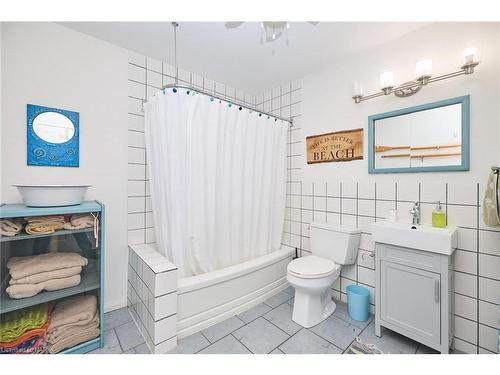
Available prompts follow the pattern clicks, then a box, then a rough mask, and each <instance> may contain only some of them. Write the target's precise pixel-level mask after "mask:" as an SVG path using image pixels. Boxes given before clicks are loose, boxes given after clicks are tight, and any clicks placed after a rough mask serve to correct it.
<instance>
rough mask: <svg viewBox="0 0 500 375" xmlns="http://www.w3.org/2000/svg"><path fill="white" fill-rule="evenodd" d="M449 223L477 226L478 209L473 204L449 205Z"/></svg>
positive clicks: (470, 226)
mask: <svg viewBox="0 0 500 375" xmlns="http://www.w3.org/2000/svg"><path fill="white" fill-rule="evenodd" d="M448 225H456V226H462V227H469V228H476V227H477V209H476V207H473V206H450V205H449V206H448Z"/></svg>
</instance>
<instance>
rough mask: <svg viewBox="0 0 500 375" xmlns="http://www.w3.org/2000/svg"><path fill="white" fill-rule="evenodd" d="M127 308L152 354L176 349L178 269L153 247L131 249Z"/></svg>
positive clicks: (138, 246) (135, 246) (141, 246)
mask: <svg viewBox="0 0 500 375" xmlns="http://www.w3.org/2000/svg"><path fill="white" fill-rule="evenodd" d="M127 305H128V307H129V309H130V312H131V313H132V316H133V317H134V320H135V321H136V323H137V326H138V327H139V330H140V331H141V333H142V335H143V336H144V338H145V340H146V342H147V344H148V346H149V348H150V349H151V352H152V353H166V352H168V351H169V350H171V349H173V348H174V347H175V346H176V345H177V267H176V266H175V265H174V264H172V263H170V262H169V261H168V260H167V259H166V258H165V257H163V256H161V255H160V254H158V253H157V252H156V251H154V250H153V249H152V248H151V247H150V246H147V245H132V246H130V247H129V254H128V284H127Z"/></svg>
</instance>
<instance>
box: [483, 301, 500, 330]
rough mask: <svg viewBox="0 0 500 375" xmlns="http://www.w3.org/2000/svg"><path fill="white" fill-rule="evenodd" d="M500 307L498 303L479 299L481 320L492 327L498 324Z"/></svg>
mask: <svg viewBox="0 0 500 375" xmlns="http://www.w3.org/2000/svg"><path fill="white" fill-rule="evenodd" d="M499 317H500V308H499V306H498V305H497V304H493V303H489V302H483V301H479V322H480V323H483V324H486V325H489V326H491V327H497V326H498V319H499Z"/></svg>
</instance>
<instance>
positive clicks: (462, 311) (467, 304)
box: [454, 294, 477, 321]
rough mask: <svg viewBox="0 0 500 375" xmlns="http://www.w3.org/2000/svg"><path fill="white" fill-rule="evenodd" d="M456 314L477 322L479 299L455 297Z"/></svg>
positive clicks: (456, 295) (458, 295) (459, 295)
mask: <svg viewBox="0 0 500 375" xmlns="http://www.w3.org/2000/svg"><path fill="white" fill-rule="evenodd" d="M454 297H455V298H454V311H455V314H457V315H460V316H461V317H463V318H467V319H470V320H474V321H477V299H475V298H471V297H466V296H463V295H461V294H455V296H454Z"/></svg>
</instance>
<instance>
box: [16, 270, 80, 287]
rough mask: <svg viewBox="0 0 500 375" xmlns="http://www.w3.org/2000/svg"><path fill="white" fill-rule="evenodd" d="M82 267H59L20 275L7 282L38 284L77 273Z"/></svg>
mask: <svg viewBox="0 0 500 375" xmlns="http://www.w3.org/2000/svg"><path fill="white" fill-rule="evenodd" d="M81 271H82V267H80V266H77V267H69V268H61V269H60V270H55V271H47V272H40V273H35V274H34V275H30V276H26V277H22V278H20V279H12V278H11V279H10V281H9V284H10V285H15V284H38V283H41V282H44V281H47V280H52V279H62V278H65V277H70V276H73V275H78V274H79V273H80V272H81Z"/></svg>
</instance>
